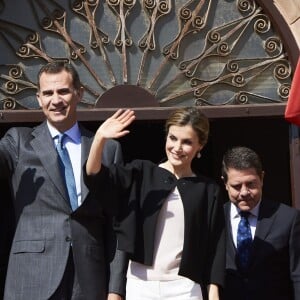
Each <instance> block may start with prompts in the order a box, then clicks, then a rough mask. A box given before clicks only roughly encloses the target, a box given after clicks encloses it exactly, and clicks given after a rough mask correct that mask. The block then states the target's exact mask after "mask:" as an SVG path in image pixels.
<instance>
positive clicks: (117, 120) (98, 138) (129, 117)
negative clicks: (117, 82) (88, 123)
mask: <svg viewBox="0 0 300 300" xmlns="http://www.w3.org/2000/svg"><path fill="white" fill-rule="evenodd" d="M134 119H135V115H134V111H133V110H130V109H126V110H123V109H119V110H117V111H116V112H115V113H114V114H113V115H112V116H111V117H110V118H108V119H106V121H105V122H103V123H102V125H101V126H100V127H99V128H98V130H97V132H96V135H95V137H94V140H93V143H92V146H91V150H90V154H89V157H88V160H87V163H86V172H87V174H88V175H91V174H96V173H98V172H99V171H100V170H101V163H102V151H103V147H104V144H105V141H106V139H109V138H119V137H122V136H124V135H126V134H128V133H129V130H127V129H126V127H127V126H128V125H130V124H131V123H132V122H133V121H134Z"/></svg>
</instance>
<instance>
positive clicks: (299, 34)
mask: <svg viewBox="0 0 300 300" xmlns="http://www.w3.org/2000/svg"><path fill="white" fill-rule="evenodd" d="M273 2H274V5H275V6H276V7H277V9H278V10H279V12H280V13H281V15H282V16H283V18H284V19H285V20H286V22H287V23H288V24H289V26H290V28H291V31H292V33H293V35H294V37H295V40H296V42H297V45H298V48H299V50H300V0H273Z"/></svg>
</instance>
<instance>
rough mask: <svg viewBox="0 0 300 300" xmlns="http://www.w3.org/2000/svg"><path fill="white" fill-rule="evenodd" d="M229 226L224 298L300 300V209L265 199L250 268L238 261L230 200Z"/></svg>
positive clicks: (234, 299) (262, 204) (227, 214)
mask: <svg viewBox="0 0 300 300" xmlns="http://www.w3.org/2000/svg"><path fill="white" fill-rule="evenodd" d="M225 218H226V223H227V225H226V227H227V251H226V252H227V255H226V280H225V289H224V298H223V299H226V300H227V299H228V300H229V299H230V300H265V299H272V300H299V299H300V212H299V211H298V210H296V209H294V208H291V207H289V206H287V205H284V204H281V203H278V202H271V201H268V200H266V199H263V200H262V202H261V206H260V210H259V215H258V220H257V227H256V232H255V237H254V240H253V246H252V253H251V262H250V267H249V270H248V271H247V272H245V273H242V272H241V271H240V270H239V269H238V267H237V264H236V248H235V246H234V244H233V239H232V231H231V224H230V202H228V203H226V204H225Z"/></svg>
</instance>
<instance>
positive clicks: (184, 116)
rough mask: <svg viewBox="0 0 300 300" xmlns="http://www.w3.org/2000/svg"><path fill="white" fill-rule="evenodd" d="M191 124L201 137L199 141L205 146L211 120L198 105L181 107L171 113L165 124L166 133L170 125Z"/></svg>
mask: <svg viewBox="0 0 300 300" xmlns="http://www.w3.org/2000/svg"><path fill="white" fill-rule="evenodd" d="M173 125H174V126H185V125H190V126H191V127H192V128H193V129H194V130H195V132H196V133H197V136H198V138H199V143H200V144H201V145H202V146H204V145H205V144H206V143H207V139H208V134H209V121H208V119H207V117H206V116H205V115H204V114H203V113H202V112H201V111H200V109H199V108H197V107H184V108H179V109H177V110H175V111H174V112H172V113H171V115H170V116H169V118H168V119H167V121H166V124H165V131H166V133H168V132H169V128H170V126H173Z"/></svg>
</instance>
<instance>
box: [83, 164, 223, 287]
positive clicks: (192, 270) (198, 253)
mask: <svg viewBox="0 0 300 300" xmlns="http://www.w3.org/2000/svg"><path fill="white" fill-rule="evenodd" d="M86 180H87V182H88V184H89V185H94V186H101V190H100V189H99V190H98V192H100V193H107V194H108V195H110V199H111V201H110V202H108V203H105V204H104V205H107V206H108V207H107V208H108V209H111V210H113V212H114V213H117V214H118V219H119V224H118V226H117V229H116V230H117V232H118V243H119V249H120V250H124V251H126V252H128V253H129V254H130V259H131V260H133V261H136V262H139V263H142V264H145V265H152V263H153V252H154V239H155V229H156V224H157V220H158V215H159V212H160V209H161V207H162V205H163V203H164V201H165V200H166V198H167V197H168V195H169V194H170V193H171V192H172V190H173V189H174V188H175V187H176V186H177V188H178V190H179V193H180V195H181V199H182V202H183V207H184V215H185V216H184V220H185V224H184V244H183V252H182V260H181V264H180V268H179V275H181V276H184V277H187V278H190V279H191V280H193V281H195V282H197V283H199V284H201V285H206V284H210V283H214V284H218V285H223V282H224V271H225V233H224V228H225V223H224V211H223V202H222V199H221V193H220V189H219V186H218V185H217V184H216V183H215V182H214V181H212V180H211V179H208V178H206V177H204V176H197V177H186V178H180V179H177V178H176V177H175V176H174V175H173V174H172V173H170V172H169V171H167V170H165V169H163V168H161V167H158V166H157V165H156V164H154V163H152V162H150V161H144V160H134V161H133V162H131V163H130V164H127V165H125V166H116V165H115V166H112V167H110V168H109V169H108V168H106V167H104V166H102V168H101V171H100V172H99V173H98V174H97V175H95V176H89V177H88V178H86ZM100 182H101V184H100ZM103 187H105V189H104V188H103ZM105 198H107V197H101V198H100V199H105ZM115 199H119V200H118V201H116V200H115ZM121 199H122V200H121Z"/></svg>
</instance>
